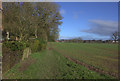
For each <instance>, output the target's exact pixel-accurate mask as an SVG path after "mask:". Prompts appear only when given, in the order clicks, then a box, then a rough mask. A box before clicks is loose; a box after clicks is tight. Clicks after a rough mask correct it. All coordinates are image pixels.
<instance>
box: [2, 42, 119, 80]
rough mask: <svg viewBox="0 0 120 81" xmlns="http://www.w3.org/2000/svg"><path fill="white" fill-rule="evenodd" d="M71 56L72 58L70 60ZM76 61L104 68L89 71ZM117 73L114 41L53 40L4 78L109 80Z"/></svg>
mask: <svg viewBox="0 0 120 81" xmlns="http://www.w3.org/2000/svg"><path fill="white" fill-rule="evenodd" d="M70 58H72V59H74V61H72V60H70ZM75 60H77V61H79V62H81V63H84V65H89V66H92V67H94V68H97V69H100V70H101V71H104V72H105V74H101V73H100V72H96V71H94V70H90V68H89V67H85V66H83V65H82V64H77V63H76V62H75ZM109 73H110V74H117V73H118V46H117V44H97V43H93V44H92V43H90V44H89V43H55V42H49V43H48V45H47V49H46V50H43V51H41V52H36V53H33V54H31V55H30V56H29V58H27V59H25V60H24V61H21V62H20V63H19V64H17V65H16V66H14V67H13V68H12V69H11V70H9V71H8V72H6V73H4V74H3V79H6V78H7V79H109V78H114V77H113V76H111V75H109Z"/></svg>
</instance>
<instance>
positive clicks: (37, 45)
mask: <svg viewBox="0 0 120 81" xmlns="http://www.w3.org/2000/svg"><path fill="white" fill-rule="evenodd" d="M46 45H47V42H46V41H44V40H43V39H35V40H34V42H32V43H31V49H32V52H38V51H41V50H43V49H45V48H46Z"/></svg>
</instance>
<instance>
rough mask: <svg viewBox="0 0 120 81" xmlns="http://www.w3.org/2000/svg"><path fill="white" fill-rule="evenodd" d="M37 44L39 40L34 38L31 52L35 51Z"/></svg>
mask: <svg viewBox="0 0 120 81" xmlns="http://www.w3.org/2000/svg"><path fill="white" fill-rule="evenodd" d="M38 46H39V40H34V42H33V44H32V45H31V49H32V52H37V51H38Z"/></svg>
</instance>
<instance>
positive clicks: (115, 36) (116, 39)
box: [112, 31, 119, 42]
mask: <svg viewBox="0 0 120 81" xmlns="http://www.w3.org/2000/svg"><path fill="white" fill-rule="evenodd" d="M118 39H119V36H118V32H117V31H116V32H114V33H113V34H112V40H114V41H115V42H116V41H118Z"/></svg>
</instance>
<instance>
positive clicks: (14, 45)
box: [3, 41, 26, 51]
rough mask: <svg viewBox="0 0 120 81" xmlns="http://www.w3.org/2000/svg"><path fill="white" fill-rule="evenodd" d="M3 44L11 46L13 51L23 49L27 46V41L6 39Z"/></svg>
mask: <svg viewBox="0 0 120 81" xmlns="http://www.w3.org/2000/svg"><path fill="white" fill-rule="evenodd" d="M3 46H5V47H7V48H10V49H11V50H12V51H16V50H23V49H24V48H25V47H26V43H25V42H22V41H21V42H18V41H6V42H3Z"/></svg>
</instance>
